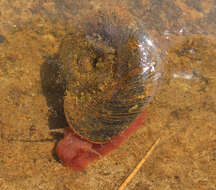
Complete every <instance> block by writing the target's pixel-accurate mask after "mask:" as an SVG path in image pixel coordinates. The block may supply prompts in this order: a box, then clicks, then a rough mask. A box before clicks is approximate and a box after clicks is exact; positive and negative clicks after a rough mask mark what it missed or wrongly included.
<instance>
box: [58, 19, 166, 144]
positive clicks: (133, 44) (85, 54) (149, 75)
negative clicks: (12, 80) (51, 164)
mask: <svg viewBox="0 0 216 190" xmlns="http://www.w3.org/2000/svg"><path fill="white" fill-rule="evenodd" d="M59 57H60V60H61V62H62V66H61V72H62V76H63V77H64V79H65V81H66V85H67V86H66V88H67V90H66V96H65V100H64V110H65V115H66V118H67V121H68V123H69V125H70V126H71V127H72V128H73V129H74V131H75V132H76V133H77V134H78V135H80V136H81V137H83V138H84V139H87V140H89V141H92V142H97V143H103V142H106V141H108V140H110V139H111V138H113V137H114V136H116V135H118V134H119V133H120V132H121V131H123V130H124V129H126V128H127V127H128V126H129V125H130V123H132V122H133V120H135V119H136V118H137V116H138V115H139V114H140V113H142V112H143V109H144V107H145V105H146V103H148V102H149V100H150V98H151V97H152V95H154V91H155V90H156V89H157V87H158V85H159V81H160V78H161V74H162V67H161V60H160V55H159V53H158V52H157V49H156V47H155V46H154V44H153V42H152V41H151V40H150V39H149V37H148V36H147V35H146V34H145V33H144V32H140V31H133V30H132V29H130V28H129V27H127V26H126V24H125V23H122V22H120V21H119V20H118V19H117V18H116V17H115V16H107V17H105V16H101V17H100V16H99V17H97V19H92V20H91V22H90V23H87V24H86V25H85V26H84V27H83V30H79V31H76V32H72V33H70V34H68V35H67V36H66V37H65V38H64V40H63V42H62V45H61V47H60V50H59Z"/></svg>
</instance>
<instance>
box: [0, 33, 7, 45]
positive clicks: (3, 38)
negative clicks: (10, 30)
mask: <svg viewBox="0 0 216 190" xmlns="http://www.w3.org/2000/svg"><path fill="white" fill-rule="evenodd" d="M5 40H6V38H5V37H4V36H3V35H1V34H0V44H1V43H3V42H4V41H5Z"/></svg>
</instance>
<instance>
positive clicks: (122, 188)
mask: <svg viewBox="0 0 216 190" xmlns="http://www.w3.org/2000/svg"><path fill="white" fill-rule="evenodd" d="M159 141H160V138H158V139H157V140H156V141H155V143H154V144H153V145H152V147H151V148H150V150H149V151H148V152H147V153H146V155H145V156H144V157H143V158H142V160H141V161H140V162H139V163H138V164H137V166H136V167H135V168H134V170H133V171H132V172H131V173H130V175H129V176H128V177H127V178H126V180H125V181H124V182H123V183H122V184H121V186H120V187H119V189H118V190H124V189H125V187H126V186H127V184H128V183H129V182H130V181H131V179H132V178H133V177H134V176H135V175H136V173H137V172H138V171H139V169H140V168H141V166H142V165H143V164H144V162H145V161H146V159H147V158H148V157H149V156H150V154H151V153H152V152H153V150H154V149H155V147H156V146H157V145H158V143H159Z"/></svg>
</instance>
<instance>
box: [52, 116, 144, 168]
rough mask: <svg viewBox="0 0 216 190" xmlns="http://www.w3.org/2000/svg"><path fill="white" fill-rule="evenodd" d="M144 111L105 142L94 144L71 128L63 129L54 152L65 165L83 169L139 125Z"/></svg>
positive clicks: (118, 143)
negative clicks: (62, 135)
mask: <svg viewBox="0 0 216 190" xmlns="http://www.w3.org/2000/svg"><path fill="white" fill-rule="evenodd" d="M145 114H146V113H145V112H144V113H142V114H141V115H140V116H139V117H138V118H137V119H136V120H135V121H134V122H133V123H132V124H131V125H130V126H129V127H128V128H127V129H125V130H124V131H123V132H122V133H120V134H118V135H117V136H116V137H114V138H113V139H111V140H110V141H109V142H107V143H105V144H96V143H92V142H89V141H87V140H85V139H82V138H80V137H79V136H78V135H76V134H75V133H74V132H73V131H72V129H70V128H67V129H65V133H64V138H63V139H62V140H61V141H59V143H58V145H57V147H56V152H57V155H58V157H59V158H60V160H61V161H62V162H63V164H64V165H65V166H68V167H71V168H73V169H74V170H83V169H85V168H86V167H87V166H88V164H90V163H92V162H93V161H95V160H98V159H100V158H101V157H102V156H105V155H106V154H108V153H110V152H112V151H113V150H114V149H116V148H118V147H119V146H120V145H121V144H122V143H123V142H124V141H125V140H127V138H128V137H129V136H130V135H131V134H132V133H133V132H135V131H136V130H137V129H138V128H139V127H141V126H142V125H141V124H142V123H143V121H144V118H145Z"/></svg>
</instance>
